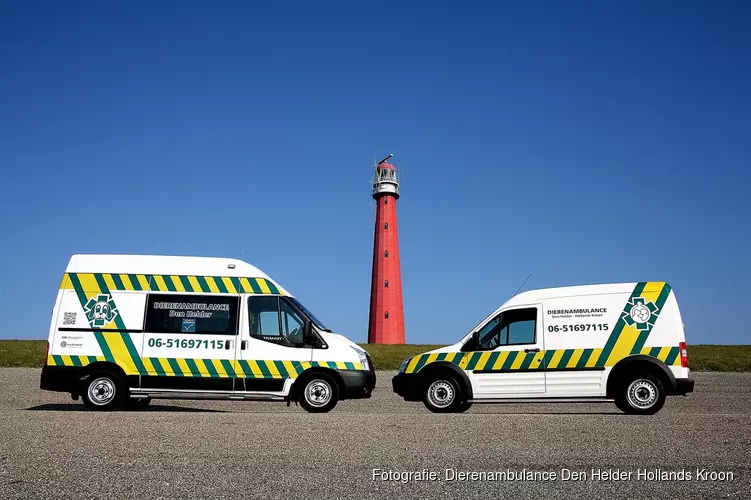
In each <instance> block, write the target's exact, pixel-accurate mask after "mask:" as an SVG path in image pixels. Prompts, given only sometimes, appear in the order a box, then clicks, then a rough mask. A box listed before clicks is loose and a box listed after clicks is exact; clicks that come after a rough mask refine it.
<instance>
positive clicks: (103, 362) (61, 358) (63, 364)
mask: <svg viewBox="0 0 751 500" xmlns="http://www.w3.org/2000/svg"><path fill="white" fill-rule="evenodd" d="M374 370H375V368H374V367H373V362H372V360H371V358H370V356H369V355H368V353H367V352H366V351H365V350H363V349H361V348H360V347H359V346H358V345H357V344H355V343H354V342H352V341H351V340H349V339H347V338H346V337H343V336H341V335H337V334H335V333H334V332H332V331H331V330H329V329H328V328H326V327H325V326H324V325H323V323H321V321H320V320H319V319H318V318H316V317H315V316H314V315H313V314H312V313H311V312H310V311H309V310H308V309H306V308H305V306H303V305H302V304H301V303H300V301H298V300H297V299H296V298H295V297H294V296H292V295H291V294H290V293H289V292H287V291H286V290H285V289H284V288H282V286H281V285H280V284H279V283H277V282H276V281H274V280H273V279H271V278H270V277H269V276H267V275H266V274H265V273H264V272H262V271H261V270H260V269H258V268H257V267H255V266H253V265H251V264H248V263H247V262H243V261H240V260H235V259H225V258H211V257H177V256H153V255H74V256H73V257H71V259H70V261H69V263H68V267H67V269H66V270H65V274H64V275H63V279H62V283H61V285H60V290H59V291H58V293H57V299H56V301H55V306H54V309H53V311H52V321H51V324H50V330H49V337H48V342H47V356H46V362H45V366H44V367H43V368H42V375H41V382H40V387H41V388H42V389H45V390H50V391H61V392H69V393H70V394H71V395H72V397H73V399H78V398H79V397H81V398H82V399H83V402H84V404H85V405H86V406H87V407H88V408H90V409H92V410H111V409H116V408H121V407H127V408H144V407H145V406H147V405H148V404H149V401H151V399H153V398H188V399H201V398H223V399H240V400H271V401H286V402H287V403H288V404H289V403H290V402H295V403H299V404H300V405H301V406H302V407H303V408H305V409H306V410H307V411H309V412H313V413H319V412H327V411H329V410H331V409H332V408H334V406H335V405H336V404H337V401H339V400H342V399H355V398H369V397H370V396H371V393H372V391H373V388H374V387H375V371H374Z"/></svg>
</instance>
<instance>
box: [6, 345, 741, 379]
mask: <svg viewBox="0 0 751 500" xmlns="http://www.w3.org/2000/svg"><path fill="white" fill-rule="evenodd" d="M46 345H47V342H46V341H45V340H0V366H27V367H37V368H38V367H41V366H42V363H43V361H44V351H45V348H46ZM360 345H361V346H362V347H363V348H364V349H366V350H367V351H368V352H369V353H370V355H371V356H372V357H373V363H374V364H375V366H376V369H378V370H396V369H397V368H399V365H400V364H401V362H402V361H404V360H405V359H407V358H408V357H410V356H414V355H415V354H420V353H423V352H425V351H429V350H431V349H435V348H437V347H440V346H438V345H419V344H405V345H379V344H360ZM688 359H689V366H690V368H691V369H692V370H697V371H725V372H727V371H751V345H689V346H688Z"/></svg>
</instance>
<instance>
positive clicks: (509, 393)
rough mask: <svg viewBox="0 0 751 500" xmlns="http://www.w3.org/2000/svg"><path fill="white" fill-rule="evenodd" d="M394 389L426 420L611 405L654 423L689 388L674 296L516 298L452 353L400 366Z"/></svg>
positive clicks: (661, 287)
mask: <svg viewBox="0 0 751 500" xmlns="http://www.w3.org/2000/svg"><path fill="white" fill-rule="evenodd" d="M392 386H393V390H394V392H396V393H397V394H398V395H400V396H401V397H402V398H404V399H405V400H406V401H423V403H424V404H425V406H426V407H427V408H428V409H429V410H430V411H433V412H463V411H466V410H468V409H469V408H470V407H471V406H472V404H473V403H520V402H530V403H531V402H596V401H610V402H615V405H616V406H617V407H618V408H619V409H620V410H622V411H624V412H626V413H635V414H652V413H656V412H657V411H659V410H660V408H662V406H663V404H664V403H665V397H666V396H671V395H683V396H685V395H687V393H690V392H693V389H694V381H693V379H691V378H690V372H689V367H688V354H687V350H686V337H685V334H684V331H683V321H682V319H681V314H680V311H679V309H678V303H677V302H676V298H675V293H674V292H673V290H672V288H671V287H670V285H668V284H667V283H664V282H653V281H650V282H639V283H623V284H605V285H587V286H571V287H560V288H548V289H542V290H531V291H527V292H524V293H521V294H519V295H516V296H514V297H512V298H511V299H510V300H508V301H507V302H506V303H505V304H503V305H502V306H501V307H499V308H498V309H497V310H495V311H494V312H493V313H491V314H490V315H489V316H488V317H486V318H485V319H483V320H482V321H481V322H480V323H479V324H478V325H477V326H476V327H475V328H473V329H472V330H470V332H469V333H467V335H465V336H464V338H462V339H461V340H460V341H459V342H457V343H456V344H453V345H450V346H447V347H443V348H440V349H435V350H433V351H430V352H426V353H424V354H421V355H418V356H414V357H411V358H408V359H406V360H404V362H403V363H402V365H401V367H400V368H399V371H398V373H397V375H396V376H395V377H394V378H393V379H392Z"/></svg>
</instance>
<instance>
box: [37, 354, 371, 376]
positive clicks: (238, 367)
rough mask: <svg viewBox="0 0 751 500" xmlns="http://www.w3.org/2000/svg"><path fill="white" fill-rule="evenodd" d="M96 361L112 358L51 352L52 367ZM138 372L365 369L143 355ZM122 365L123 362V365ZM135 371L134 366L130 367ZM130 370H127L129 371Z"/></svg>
mask: <svg viewBox="0 0 751 500" xmlns="http://www.w3.org/2000/svg"><path fill="white" fill-rule="evenodd" d="M97 361H110V360H109V359H108V358H107V356H68V355H57V354H56V355H50V356H48V358H47V364H48V365H50V366H86V365H88V364H91V363H95V362H97ZM141 361H142V363H141V365H139V366H140V368H139V371H138V373H128V374H129V375H148V376H156V377H199V378H232V377H238V378H272V379H287V378H297V377H299V376H300V374H301V373H302V372H304V371H305V370H307V369H309V368H313V367H322V368H331V369H332V370H362V369H363V366H362V364H361V363H353V362H349V361H296V360H294V361H290V360H261V359H249V360H239V361H236V360H228V359H202V358H143V359H142V360H141ZM121 366H122V365H121ZM123 369H125V367H124V366H123ZM131 370H132V368H131ZM126 373H127V371H126Z"/></svg>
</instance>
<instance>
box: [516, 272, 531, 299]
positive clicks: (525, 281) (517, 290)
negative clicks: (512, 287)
mask: <svg viewBox="0 0 751 500" xmlns="http://www.w3.org/2000/svg"><path fill="white" fill-rule="evenodd" d="M531 277H532V273H529V276H527V279H526V280H524V283H522V285H521V286H520V287H519V288H517V289H516V291H515V292H514V295H512V297H516V294H517V293H519V290H521V289H522V286H524V285H525V284H526V283H527V280H528V279H529V278H531Z"/></svg>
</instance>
